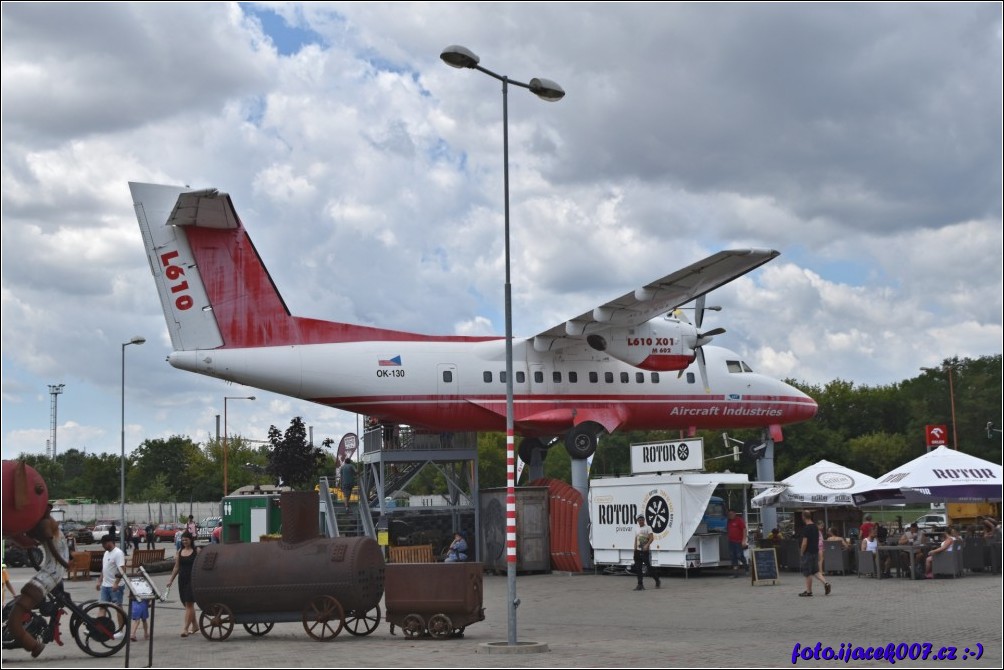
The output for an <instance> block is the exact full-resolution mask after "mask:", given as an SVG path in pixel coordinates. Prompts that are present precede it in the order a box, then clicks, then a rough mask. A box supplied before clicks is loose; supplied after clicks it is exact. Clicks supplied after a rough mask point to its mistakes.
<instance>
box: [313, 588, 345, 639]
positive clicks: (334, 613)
mask: <svg viewBox="0 0 1004 670" xmlns="http://www.w3.org/2000/svg"><path fill="white" fill-rule="evenodd" d="M344 625H345V613H344V612H343V611H342V605H341V603H339V602H338V601H337V600H335V599H334V598H332V597H331V596H317V597H316V598H314V599H313V600H311V601H310V603H309V604H308V605H307V606H306V607H304V608H303V629H304V630H305V631H307V635H309V636H310V637H312V638H314V639H315V640H319V641H321V642H328V641H330V640H334V639H335V636H337V635H338V634H339V633H340V632H342V626H344Z"/></svg>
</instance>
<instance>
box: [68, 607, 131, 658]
mask: <svg viewBox="0 0 1004 670" xmlns="http://www.w3.org/2000/svg"><path fill="white" fill-rule="evenodd" d="M83 612H84V614H86V615H87V617H88V618H90V619H91V623H88V622H87V621H85V620H84V619H83V618H81V617H79V616H77V615H76V614H74V615H73V616H72V617H71V618H70V633H71V634H72V635H73V639H74V640H76V642H77V646H78V647H80V648H81V649H83V650H84V652H86V653H88V654H90V655H91V656H96V657H98V658H102V657H104V656H111V655H112V654H114V653H115V652H117V651H118V650H119V649H121V648H122V647H124V646H125V643H126V634H127V633H128V632H129V617H128V615H126V613H125V610H124V609H122V608H121V607H119V606H118V605H113V604H111V603H97V602H92V603H88V604H87V605H84V606H83Z"/></svg>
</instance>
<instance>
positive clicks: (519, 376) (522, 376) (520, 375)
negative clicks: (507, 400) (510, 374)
mask: <svg viewBox="0 0 1004 670" xmlns="http://www.w3.org/2000/svg"><path fill="white" fill-rule="evenodd" d="M516 383H517V384H525V383H526V373H525V372H523V371H522V370H517V371H516Z"/></svg>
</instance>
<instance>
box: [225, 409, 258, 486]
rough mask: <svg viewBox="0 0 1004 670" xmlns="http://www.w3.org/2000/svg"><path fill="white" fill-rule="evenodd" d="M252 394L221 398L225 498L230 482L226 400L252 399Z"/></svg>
mask: <svg viewBox="0 0 1004 670" xmlns="http://www.w3.org/2000/svg"><path fill="white" fill-rule="evenodd" d="M254 399H255V397H254V396H253V395H242V396H233V395H228V396H224V398H223V497H224V498H226V497H227V495H228V494H229V493H230V482H229V480H228V478H227V477H228V470H227V458H228V443H227V401H228V400H254Z"/></svg>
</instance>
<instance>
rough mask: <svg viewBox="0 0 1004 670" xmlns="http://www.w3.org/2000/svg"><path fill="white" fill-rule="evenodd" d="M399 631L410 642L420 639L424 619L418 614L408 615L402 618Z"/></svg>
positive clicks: (423, 632) (423, 631)
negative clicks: (402, 632) (401, 631)
mask: <svg viewBox="0 0 1004 670" xmlns="http://www.w3.org/2000/svg"><path fill="white" fill-rule="evenodd" d="M401 630H403V631H404V636H405V637H406V638H408V639H410V640H414V639H415V638H417V637H422V635H424V634H425V619H423V618H422V617H421V616H419V615H418V614H409V615H408V616H406V617H405V618H404V622H403V623H402V624H401Z"/></svg>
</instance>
